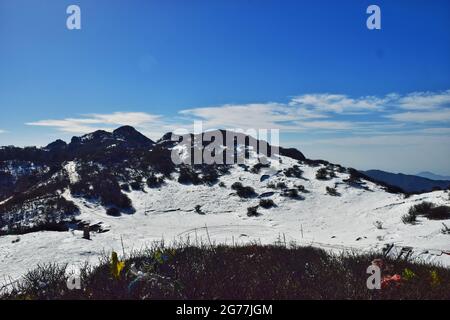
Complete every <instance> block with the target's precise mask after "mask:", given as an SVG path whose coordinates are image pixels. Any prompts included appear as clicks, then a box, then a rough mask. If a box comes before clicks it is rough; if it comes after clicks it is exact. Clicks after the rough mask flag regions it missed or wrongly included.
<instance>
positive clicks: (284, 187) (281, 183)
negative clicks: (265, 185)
mask: <svg viewBox="0 0 450 320" xmlns="http://www.w3.org/2000/svg"><path fill="white" fill-rule="evenodd" d="M286 188H287V185H286V183H284V182H278V183H277V189H286Z"/></svg>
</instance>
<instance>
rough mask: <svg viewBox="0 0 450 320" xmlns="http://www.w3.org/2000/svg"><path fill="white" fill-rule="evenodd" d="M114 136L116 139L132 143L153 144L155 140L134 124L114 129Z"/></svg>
mask: <svg viewBox="0 0 450 320" xmlns="http://www.w3.org/2000/svg"><path fill="white" fill-rule="evenodd" d="M113 137H114V138H116V139H122V140H125V141H127V142H130V143H135V144H142V145H153V144H154V142H153V141H152V140H151V139H149V138H147V137H146V136H144V135H143V134H142V133H140V132H139V131H137V130H136V129H135V128H134V127H132V126H122V127H120V128H117V129H116V130H114V131H113Z"/></svg>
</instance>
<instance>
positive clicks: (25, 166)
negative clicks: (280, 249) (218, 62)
mask: <svg viewBox="0 0 450 320" xmlns="http://www.w3.org/2000/svg"><path fill="white" fill-rule="evenodd" d="M122 131H123V130H119V132H122ZM125 131H126V132H127V134H125V135H124V134H117V133H116V132H117V131H115V132H114V133H106V132H96V133H93V134H90V135H86V136H83V137H79V138H73V139H72V142H71V143H69V144H63V143H61V142H59V143H56V144H53V145H50V146H48V147H46V148H43V149H39V148H26V149H20V148H13V147H8V148H3V149H1V150H0V168H1V170H0V171H1V172H2V174H3V175H4V176H6V177H8V178H7V179H5V180H2V181H6V184H5V185H7V187H4V188H3V189H1V190H2V191H1V193H0V229H1V230H2V232H3V236H0V268H1V270H2V274H3V275H4V276H8V277H12V278H13V279H16V278H18V277H20V276H21V275H23V274H24V273H25V272H26V271H27V270H28V269H30V268H33V267H34V266H36V265H37V264H38V263H46V262H59V263H68V264H69V266H70V268H76V267H77V266H79V265H80V264H82V263H84V262H85V261H89V262H91V263H97V262H98V261H97V259H98V256H99V255H101V254H102V252H104V251H107V252H109V251H111V250H115V251H118V252H121V251H122V250H123V251H125V252H132V251H133V250H139V249H142V248H145V247H146V246H149V245H150V244H151V243H152V241H159V240H161V239H164V240H165V241H167V242H173V241H177V240H178V241H179V240H183V241H191V242H193V243H195V242H196V241H199V242H201V241H203V242H204V241H211V242H216V243H227V244H232V243H249V242H254V241H256V242H260V243H263V244H272V243H274V242H277V241H280V239H283V241H284V242H285V243H290V242H292V243H294V242H295V243H296V244H298V245H313V246H316V247H322V248H325V249H327V250H330V251H342V250H356V251H362V252H367V251H370V250H376V251H381V250H382V248H384V247H386V246H387V245H394V247H393V249H392V254H393V255H396V254H400V252H401V250H402V249H403V248H405V247H408V248H410V249H409V251H411V250H412V251H411V252H410V253H411V257H419V258H421V259H423V260H425V261H428V262H436V263H442V264H444V265H450V256H449V255H448V254H447V253H448V252H449V250H450V247H449V235H448V234H446V233H445V232H443V225H442V222H444V223H447V225H450V221H449V220H448V219H447V221H444V220H429V219H427V218H426V217H418V223H416V224H414V225H410V224H404V223H403V222H402V216H403V215H405V214H406V213H407V212H408V210H409V209H410V207H411V206H413V205H415V204H419V203H421V202H423V201H430V202H432V203H434V204H436V205H449V204H450V201H449V194H448V193H447V192H445V191H436V192H432V193H426V194H421V195H413V196H410V197H405V195H404V194H402V193H398V192H397V193H392V192H388V191H392V190H389V188H387V187H386V186H385V185H383V184H379V183H376V182H373V181H369V180H371V179H370V178H367V177H365V176H364V175H361V174H359V173H358V172H357V171H356V170H353V169H348V168H344V167H342V166H340V165H337V164H331V163H328V162H326V161H314V160H309V159H307V158H306V157H305V156H304V155H303V154H302V153H301V152H300V151H298V150H294V149H283V148H280V151H279V154H274V155H272V157H271V158H270V159H269V161H270V164H265V165H263V164H261V163H260V162H258V158H257V156H258V153H257V152H255V150H254V149H252V148H251V147H250V146H248V145H243V146H239V148H237V149H238V152H240V153H242V154H243V155H246V156H247V158H248V159H247V160H246V163H245V165H244V164H240V165H239V164H233V165H196V166H189V165H184V164H181V165H174V164H173V162H172V161H171V158H170V154H171V152H172V150H173V149H175V150H176V151H177V153H178V154H179V155H180V157H181V158H183V157H186V154H187V153H186V151H187V150H186V149H185V148H180V146H179V145H178V144H177V142H173V141H170V140H169V139H168V136H167V135H166V136H165V137H163V138H162V139H160V140H159V141H156V142H153V141H151V140H147V139H144V138H142V136H141V135H140V134H138V133H137V132H135V131H134V129H133V130H132V129H130V128H127V129H126V130H125ZM224 133H226V132H224ZM201 148H203V146H201ZM366 178H367V179H366ZM86 226H89V228H90V230H91V234H90V237H91V240H86V239H83V237H82V235H83V231H82V230H83V228H85V227H86Z"/></svg>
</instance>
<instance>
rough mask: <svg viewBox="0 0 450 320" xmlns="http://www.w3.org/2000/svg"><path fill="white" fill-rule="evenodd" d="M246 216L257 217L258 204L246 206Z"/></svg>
mask: <svg viewBox="0 0 450 320" xmlns="http://www.w3.org/2000/svg"><path fill="white" fill-rule="evenodd" d="M247 216H249V217H257V216H259V213H258V206H256V207H248V208H247Z"/></svg>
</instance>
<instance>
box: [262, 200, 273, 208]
mask: <svg viewBox="0 0 450 320" xmlns="http://www.w3.org/2000/svg"><path fill="white" fill-rule="evenodd" d="M259 206H260V207H262V208H264V209H270V208H272V207H275V202H273V200H272V199H261V200H259Z"/></svg>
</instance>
